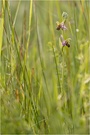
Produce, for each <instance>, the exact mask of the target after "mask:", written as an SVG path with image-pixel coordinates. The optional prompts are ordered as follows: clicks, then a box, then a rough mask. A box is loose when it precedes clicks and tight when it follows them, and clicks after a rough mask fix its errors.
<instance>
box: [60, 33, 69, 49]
mask: <svg viewBox="0 0 90 135" xmlns="http://www.w3.org/2000/svg"><path fill="white" fill-rule="evenodd" d="M60 39H61V42H62V46H63V47H64V46H67V47H70V43H69V42H70V40H71V39H70V38H68V39H66V40H64V39H63V36H62V35H61V36H60Z"/></svg>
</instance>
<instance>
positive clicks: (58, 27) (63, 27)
mask: <svg viewBox="0 0 90 135" xmlns="http://www.w3.org/2000/svg"><path fill="white" fill-rule="evenodd" d="M56 24H57V27H56V30H60V29H62V30H67V27H66V26H65V21H64V22H61V23H59V22H56Z"/></svg>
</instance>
